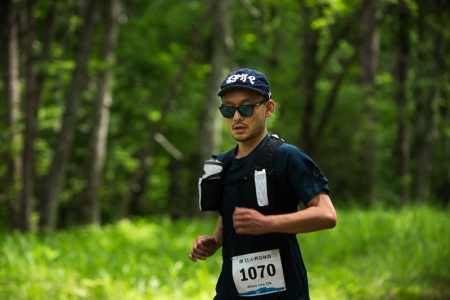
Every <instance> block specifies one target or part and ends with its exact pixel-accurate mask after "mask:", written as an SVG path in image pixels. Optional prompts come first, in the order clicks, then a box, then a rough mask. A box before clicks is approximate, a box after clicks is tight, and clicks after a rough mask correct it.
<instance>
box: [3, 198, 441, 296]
mask: <svg viewBox="0 0 450 300" xmlns="http://www.w3.org/2000/svg"><path fill="white" fill-rule="evenodd" d="M448 213H449V211H448V210H447V211H446V210H440V209H435V208H430V207H408V208H403V209H401V210H386V209H382V208H381V207H380V208H377V209H374V210H369V211H362V210H358V209H350V210H341V211H338V218H339V220H338V226H337V227H336V228H335V229H333V230H328V231H323V232H317V233H311V234H305V235H299V236H298V240H299V243H300V246H301V249H302V254H303V258H304V260H305V264H306V267H307V269H308V274H309V276H308V277H309V282H310V293H311V299H327V300H332V299H399V300H400V299H401V300H403V299H404V300H410V299H448V297H449V296H450V288H449V287H448V284H447V283H448V282H449V280H450V265H449V262H448V257H450V240H449V239H448V238H446V237H448V236H449V235H450V221H449V219H448ZM215 223H216V221H215V220H214V219H213V220H180V221H171V220H170V219H168V218H165V217H157V218H150V219H146V220H144V219H140V220H135V221H133V222H130V221H122V222H119V223H117V224H115V225H108V226H104V227H103V228H101V229H96V228H92V227H87V228H77V229H72V230H68V231H61V232H57V233H49V234H46V235H39V234H27V235H23V234H20V233H8V234H6V233H3V234H2V235H0V239H1V240H2V243H1V244H0V265H1V266H2V268H1V269H0V298H2V299H55V300H59V299H133V300H136V299H161V300H162V299H196V300H197V299H211V298H212V297H213V295H214V288H215V283H216V280H217V277H218V275H219V273H220V268H221V255H220V252H218V253H216V255H215V256H213V257H211V258H209V259H207V261H206V262H203V261H199V262H197V263H192V262H191V261H189V260H188V258H187V257H188V254H189V252H190V249H191V245H192V242H193V241H194V239H195V237H196V236H197V235H204V234H211V233H212V232H213V230H214V227H215Z"/></svg>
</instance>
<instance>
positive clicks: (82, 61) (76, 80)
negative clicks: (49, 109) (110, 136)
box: [39, 0, 98, 229]
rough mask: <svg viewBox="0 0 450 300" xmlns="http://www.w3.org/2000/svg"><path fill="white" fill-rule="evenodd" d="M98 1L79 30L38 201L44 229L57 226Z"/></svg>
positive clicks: (92, 0) (90, 4) (90, 5)
mask: <svg viewBox="0 0 450 300" xmlns="http://www.w3.org/2000/svg"><path fill="white" fill-rule="evenodd" d="M97 2H98V1H95V0H88V1H87V9H86V16H85V18H84V24H83V26H82V28H81V35H80V39H79V44H78V49H77V51H76V58H75V64H76V66H75V68H74V70H73V72H72V81H71V83H70V86H69V89H68V93H67V104H66V109H65V112H64V115H63V119H62V127H61V131H60V132H59V136H58V139H57V142H56V146H55V150H54V155H53V159H52V162H51V164H50V168H49V173H48V175H47V178H46V182H45V187H44V192H43V198H42V199H41V207H40V220H39V224H40V226H41V227H42V228H44V229H54V228H55V227H56V223H57V217H58V216H57V214H58V206H59V194H60V191H61V189H62V185H63V183H64V177H65V169H66V166H67V163H68V159H69V153H70V151H71V149H72V142H73V137H74V133H75V122H76V116H77V111H78V107H79V104H80V99H81V92H82V90H83V87H84V85H85V77H86V76H87V75H86V68H87V63H88V60H89V55H90V51H91V48H92V42H93V38H94V33H95V28H96V25H97V22H98V16H97V10H98V5H97Z"/></svg>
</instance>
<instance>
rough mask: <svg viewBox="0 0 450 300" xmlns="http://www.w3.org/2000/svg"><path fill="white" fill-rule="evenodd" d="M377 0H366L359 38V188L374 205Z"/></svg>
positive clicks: (377, 38) (377, 54)
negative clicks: (363, 123) (362, 122)
mask: <svg viewBox="0 0 450 300" xmlns="http://www.w3.org/2000/svg"><path fill="white" fill-rule="evenodd" d="M378 5H379V1H378V0H374V1H369V2H368V4H367V5H366V6H365V7H364V9H363V12H362V14H361V38H362V45H361V47H360V48H359V59H360V65H361V70H362V74H361V85H362V86H363V88H364V90H365V91H366V93H367V99H369V101H365V107H364V113H365V115H366V116H367V118H366V119H367V129H366V132H367V134H365V137H364V140H363V141H362V143H363V152H362V157H361V165H362V166H364V169H363V170H364V171H363V172H364V176H365V178H366V180H365V183H366V184H365V186H363V187H361V191H363V192H364V193H365V196H367V199H368V200H369V203H370V204H372V205H373V204H375V200H376V198H375V194H374V192H375V190H376V171H377V168H376V166H377V151H376V149H377V148H376V134H377V132H376V124H377V111H376V108H375V105H374V104H373V101H374V100H375V98H376V84H375V77H376V74H377V71H378V61H379V52H380V34H379V30H378V28H377V26H378V22H377V17H376V14H377V10H378Z"/></svg>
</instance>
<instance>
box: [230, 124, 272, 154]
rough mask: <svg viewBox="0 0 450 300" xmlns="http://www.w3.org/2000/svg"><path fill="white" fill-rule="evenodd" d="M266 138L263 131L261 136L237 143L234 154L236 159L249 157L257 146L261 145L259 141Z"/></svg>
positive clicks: (265, 132) (265, 133)
mask: <svg viewBox="0 0 450 300" xmlns="http://www.w3.org/2000/svg"><path fill="white" fill-rule="evenodd" d="M266 136H267V130H265V131H264V133H263V134H261V135H260V136H258V137H255V138H254V139H252V140H250V141H246V142H238V151H237V153H236V158H238V159H239V158H243V157H246V156H247V155H249V154H250V153H251V152H252V151H253V150H254V149H255V148H256V147H257V146H258V145H259V143H261V141H262V140H263V139H264V138H265V137H266Z"/></svg>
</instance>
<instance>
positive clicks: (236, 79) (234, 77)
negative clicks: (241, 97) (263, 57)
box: [218, 68, 272, 100]
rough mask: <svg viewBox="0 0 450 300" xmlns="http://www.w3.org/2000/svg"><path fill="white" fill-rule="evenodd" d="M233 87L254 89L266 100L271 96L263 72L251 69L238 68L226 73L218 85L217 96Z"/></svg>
mask: <svg viewBox="0 0 450 300" xmlns="http://www.w3.org/2000/svg"><path fill="white" fill-rule="evenodd" d="M234 88H243V89H249V90H254V91H256V92H258V93H260V94H261V95H263V96H264V97H265V98H266V99H267V100H269V99H271V98H272V92H271V91H270V86H269V82H268V81H267V78H266V76H265V75H264V74H263V73H260V72H258V71H255V70H252V69H247V68H245V69H239V70H236V71H233V72H231V73H230V74H228V76H227V78H226V79H225V80H224V81H223V82H222V84H221V85H220V92H219V94H218V95H219V96H220V97H222V95H223V94H224V93H225V92H227V91H229V90H231V89H234Z"/></svg>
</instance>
